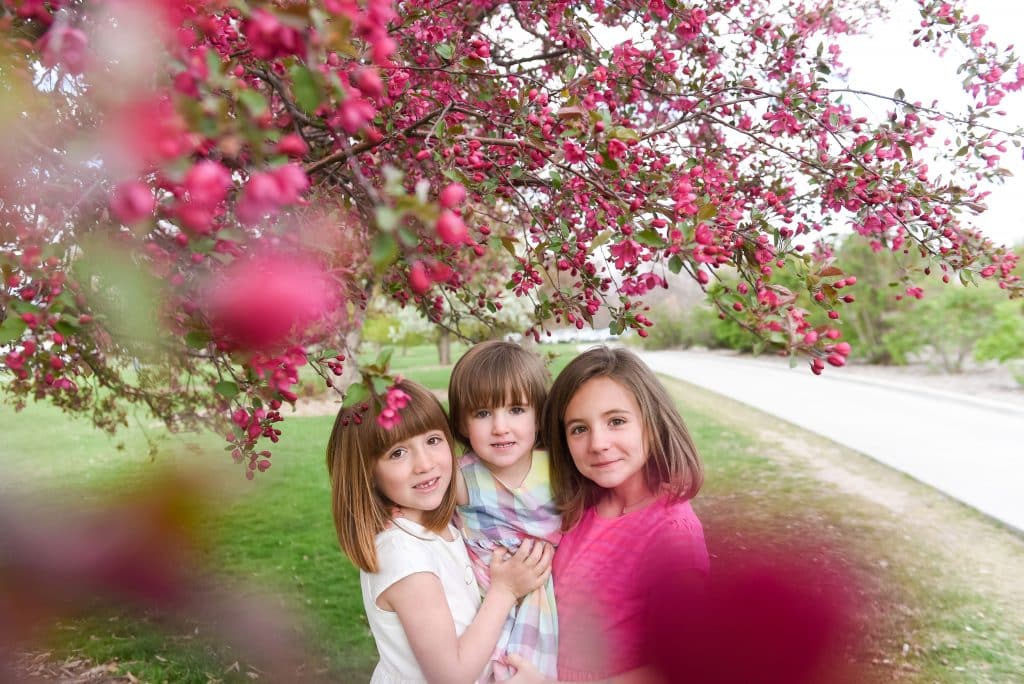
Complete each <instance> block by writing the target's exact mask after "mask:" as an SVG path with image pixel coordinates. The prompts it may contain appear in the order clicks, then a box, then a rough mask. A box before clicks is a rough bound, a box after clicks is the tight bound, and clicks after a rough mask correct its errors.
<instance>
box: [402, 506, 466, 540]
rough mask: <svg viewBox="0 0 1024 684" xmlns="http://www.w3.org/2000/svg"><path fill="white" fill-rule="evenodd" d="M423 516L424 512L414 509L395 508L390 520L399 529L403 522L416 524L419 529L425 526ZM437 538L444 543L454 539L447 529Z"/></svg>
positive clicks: (439, 533)
mask: <svg viewBox="0 0 1024 684" xmlns="http://www.w3.org/2000/svg"><path fill="white" fill-rule="evenodd" d="M425 514H426V512H425V511H421V510H418V509H415V508H395V509H394V510H392V512H391V519H392V520H393V521H394V522H395V525H397V526H398V527H401V525H402V521H403V520H408V521H409V522H414V523H416V524H417V525H419V526H420V527H423V528H426V525H424V524H423V520H424V517H425ZM437 536H439V537H441V538H442V539H444V540H446V541H452V540H454V539H455V537H453V536H452V534H451V530H449V529H448V528H447V527H446V528H445V529H443V530H441V531H440V532H438V533H437Z"/></svg>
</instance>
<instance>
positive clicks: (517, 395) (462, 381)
mask: <svg viewBox="0 0 1024 684" xmlns="http://www.w3.org/2000/svg"><path fill="white" fill-rule="evenodd" d="M550 377H551V376H550V375H549V374H548V371H547V369H546V368H545V367H544V362H543V361H542V360H541V359H540V357H539V356H537V355H536V354H534V353H532V352H530V351H527V350H526V349H523V348H522V347H520V346H519V345H518V344H516V343H514V342H504V341H501V340H492V341H490V342H481V343H479V344H475V345H473V346H472V347H470V348H469V351H467V352H466V353H465V354H463V355H462V358H461V359H459V361H458V363H456V364H455V368H453V369H452V375H451V379H450V380H449V381H448V414H449V417H448V420H449V425H450V426H451V429H452V434H454V435H455V438H456V439H458V440H459V442H461V443H462V444H463V446H466V447H469V439H468V438H467V437H466V435H465V434H464V432H465V427H464V426H465V422H466V416H467V415H468V414H469V412H470V411H474V410H476V409H480V408H497V407H499V406H507V405H509V404H516V403H519V402H523V403H526V404H529V405H530V406H532V407H533V410H534V411H535V412H536V414H537V420H538V421H539V420H540V415H541V412H542V411H543V410H544V401H545V400H546V399H547V394H548V389H547V387H548V381H549V380H550Z"/></svg>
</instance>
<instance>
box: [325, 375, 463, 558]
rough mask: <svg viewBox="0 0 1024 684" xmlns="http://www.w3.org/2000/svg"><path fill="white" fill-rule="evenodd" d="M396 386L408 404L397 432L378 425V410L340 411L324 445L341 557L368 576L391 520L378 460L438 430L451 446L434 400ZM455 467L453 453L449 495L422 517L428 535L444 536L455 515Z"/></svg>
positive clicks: (408, 386) (418, 388) (410, 385)
mask: <svg viewBox="0 0 1024 684" xmlns="http://www.w3.org/2000/svg"><path fill="white" fill-rule="evenodd" d="M396 387H398V388H399V389H400V390H402V391H403V392H405V393H406V394H408V395H409V403H408V404H407V405H406V407H405V408H403V409H401V411H400V415H401V422H399V423H398V425H397V426H396V427H394V428H393V429H391V430H388V429H385V428H383V427H381V426H380V424H379V423H378V422H377V413H378V412H379V409H373V410H370V411H367V412H365V413H359V412H358V411H357V410H355V409H352V408H342V409H341V411H339V412H338V416H337V418H335V419H334V428H333V429H332V430H331V438H330V440H328V442H327V471H328V473H329V474H330V477H331V500H332V504H331V507H332V510H333V513H334V527H335V529H337V531H338V542H339V543H340V544H341V548H342V550H343V551H344V552H345V555H347V556H348V557H349V558H350V559H352V562H353V563H355V564H356V565H357V566H358V567H359V568H361V569H363V570H365V571H366V572H377V547H376V544H375V542H376V538H377V535H378V534H380V532H382V531H383V530H384V528H385V526H386V525H387V523H388V521H389V520H390V519H391V512H390V508H391V506H392V505H393V504H392V503H391V502H390V501H388V500H387V499H386V498H385V497H384V496H383V495H382V494H381V493H380V491H379V490H378V489H377V484H376V482H374V479H373V469H374V465H375V464H376V462H377V460H378V459H379V458H380V457H381V456H382V455H383V454H384V453H385V452H386V451H387V450H388V447H390V446H391V445H392V444H395V443H396V442H401V441H403V440H406V439H408V438H410V437H413V436H415V435H421V434H423V433H424V432H429V431H431V430H440V431H441V432H442V433H444V436H445V439H447V440H448V444H449V446H451V445H452V444H453V442H452V434H451V432H450V431H449V430H448V419H447V416H445V414H444V408H442V406H441V402H439V401H438V400H437V397H435V396H434V395H433V393H431V392H430V390H428V389H427V388H425V387H423V386H422V385H419V384H417V383H415V382H411V381H409V380H403V381H401V382H399V383H397V384H396ZM357 417H358V420H357ZM455 468H456V465H455V456H454V453H453V455H452V482H450V483H449V484H448V491H446V492H445V495H444V498H443V499H442V501H441V505H440V506H438V507H437V508H436V509H435V510H433V511H429V512H428V513H426V515H425V516H424V520H423V525H424V527H426V528H427V529H429V530H431V531H432V532H440V531H442V530H443V529H444V528H445V527H446V526H447V525H448V523H449V522H450V521H451V519H452V514H453V513H454V511H455V486H454V477H455Z"/></svg>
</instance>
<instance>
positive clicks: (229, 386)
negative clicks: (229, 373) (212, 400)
mask: <svg viewBox="0 0 1024 684" xmlns="http://www.w3.org/2000/svg"><path fill="white" fill-rule="evenodd" d="M213 391H214V392H216V393H217V394H219V395H221V396H222V397H224V398H225V399H234V398H235V397H237V396H238V391H239V390H238V385H236V384H235V383H233V382H231V381H230V380H221V381H220V382H218V383H217V384H216V385H214V386H213Z"/></svg>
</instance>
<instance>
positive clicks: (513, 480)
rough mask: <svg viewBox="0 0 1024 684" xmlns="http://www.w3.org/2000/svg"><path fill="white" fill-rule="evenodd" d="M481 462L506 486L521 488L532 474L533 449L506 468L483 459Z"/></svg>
mask: <svg viewBox="0 0 1024 684" xmlns="http://www.w3.org/2000/svg"><path fill="white" fill-rule="evenodd" d="M480 462H481V463H483V464H484V467H485V468H487V470H488V471H490V473H491V475H493V476H494V479H496V480H497V481H498V482H500V483H501V484H503V485H505V487H506V488H508V489H519V487H521V486H522V485H523V482H524V481H525V480H526V476H527V475H529V474H530V468H532V467H533V451H532V450H531V451H530V452H528V453H527V454H526V455H525V456H523V457H522V458H521V459H519V460H518V461H516V462H515V463H513V464H511V465H507V466H505V467H504V468H500V467H498V466H495V465H493V464H491V463H488V462H487V461H485V460H483V459H480Z"/></svg>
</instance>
